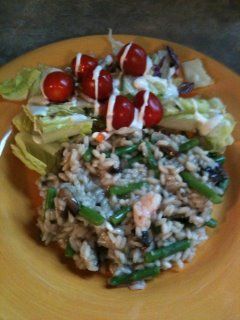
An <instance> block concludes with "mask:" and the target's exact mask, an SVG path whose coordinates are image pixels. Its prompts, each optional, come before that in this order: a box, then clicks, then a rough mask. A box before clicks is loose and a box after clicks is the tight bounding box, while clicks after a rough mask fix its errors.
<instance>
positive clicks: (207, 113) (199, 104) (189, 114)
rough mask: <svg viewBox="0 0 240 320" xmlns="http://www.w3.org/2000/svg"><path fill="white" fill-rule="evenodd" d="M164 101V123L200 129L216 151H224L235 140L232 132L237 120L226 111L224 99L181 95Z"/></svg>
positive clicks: (192, 129)
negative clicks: (184, 97)
mask: <svg viewBox="0 0 240 320" xmlns="http://www.w3.org/2000/svg"><path fill="white" fill-rule="evenodd" d="M163 105H164V118H163V119H162V120H161V123H160V124H161V126H163V127H165V128H169V129H175V130H184V131H198V132H199V134H200V135H201V136H203V137H205V138H206V141H207V142H208V145H209V147H210V149H212V150H214V151H219V152H221V151H223V150H224V149H225V147H226V146H228V145H230V144H232V143H233V141H234V139H233V137H232V135H231V134H232V131H233V129H234V126H235V123H236V122H235V121H234V119H233V117H232V116H231V115H230V114H229V113H227V112H226V108H225V106H224V104H223V103H222V101H221V100H220V99H218V98H212V99H210V100H206V99H200V98H189V99H187V98H186V99H183V98H177V99H174V100H171V101H165V102H164V101H163Z"/></svg>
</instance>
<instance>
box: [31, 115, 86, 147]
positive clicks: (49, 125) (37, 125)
mask: <svg viewBox="0 0 240 320" xmlns="http://www.w3.org/2000/svg"><path fill="white" fill-rule="evenodd" d="M91 129H92V120H91V119H89V118H87V117H86V116H85V115H82V114H73V115H70V116H55V117H48V116H47V117H39V118H37V119H36V120H35V122H34V131H35V132H36V133H34V138H33V139H34V140H35V141H36V142H38V143H50V142H54V141H66V140H67V139H68V138H70V137H72V136H75V135H85V134H88V133H90V132H91Z"/></svg>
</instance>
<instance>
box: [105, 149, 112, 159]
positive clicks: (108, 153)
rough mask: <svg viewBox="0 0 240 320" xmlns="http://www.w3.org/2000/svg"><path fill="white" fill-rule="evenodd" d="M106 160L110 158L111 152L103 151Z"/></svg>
mask: <svg viewBox="0 0 240 320" xmlns="http://www.w3.org/2000/svg"><path fill="white" fill-rule="evenodd" d="M104 153H105V155H106V158H109V157H110V156H111V153H112V151H105V152H104Z"/></svg>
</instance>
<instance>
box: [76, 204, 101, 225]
mask: <svg viewBox="0 0 240 320" xmlns="http://www.w3.org/2000/svg"><path fill="white" fill-rule="evenodd" d="M78 214H79V215H80V216H81V217H83V218H84V219H86V220H87V221H88V222H90V223H91V224H94V225H95V226H100V225H101V224H103V222H104V221H105V219H104V217H103V216H102V215H101V214H100V213H99V212H98V211H97V210H95V209H92V208H89V207H85V206H80V208H79V212H78Z"/></svg>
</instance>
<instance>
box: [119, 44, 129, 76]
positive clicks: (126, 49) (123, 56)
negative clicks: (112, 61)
mask: <svg viewBox="0 0 240 320" xmlns="http://www.w3.org/2000/svg"><path fill="white" fill-rule="evenodd" d="M131 46H132V42H130V43H129V44H128V45H127V46H126V47H125V49H124V51H123V53H122V55H121V58H120V67H121V70H123V65H124V61H125V59H126V57H127V54H128V51H129V50H130V48H131Z"/></svg>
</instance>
